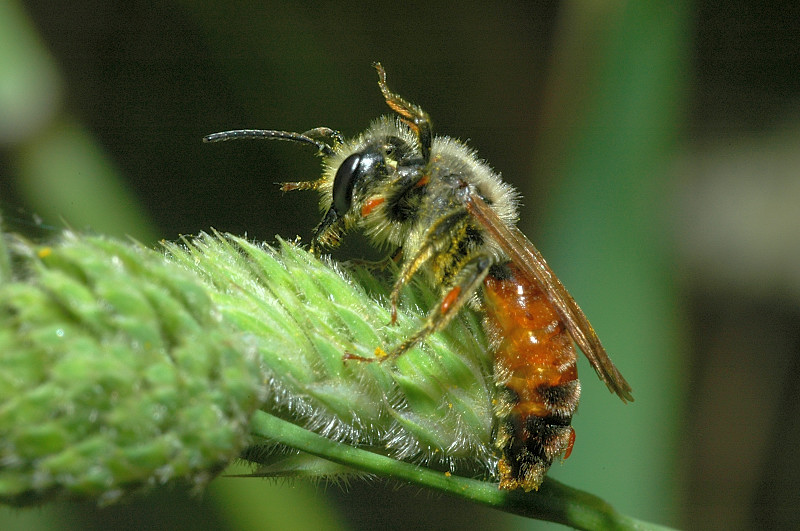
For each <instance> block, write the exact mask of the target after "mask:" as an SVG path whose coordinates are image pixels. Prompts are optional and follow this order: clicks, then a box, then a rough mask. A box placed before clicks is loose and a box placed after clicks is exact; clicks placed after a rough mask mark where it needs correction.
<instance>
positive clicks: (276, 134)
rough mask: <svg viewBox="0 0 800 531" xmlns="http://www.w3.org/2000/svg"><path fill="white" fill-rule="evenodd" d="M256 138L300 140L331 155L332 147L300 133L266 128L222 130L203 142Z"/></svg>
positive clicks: (208, 136)
mask: <svg viewBox="0 0 800 531" xmlns="http://www.w3.org/2000/svg"><path fill="white" fill-rule="evenodd" d="M242 139H247V140H250V139H258V140H288V141H290V142H300V143H302V144H311V145H313V146H316V147H317V149H318V150H320V151H321V152H322V153H324V154H325V155H327V156H329V157H330V156H331V155H333V148H331V146H329V145H328V144H326V143H325V142H321V141H319V140H314V139H313V138H311V137H309V136H306V135H304V134H302V133H290V132H288V131H270V130H266V129H234V130H233V131H222V132H220V133H212V134H210V135H206V136H204V137H203V142H225V141H227V140H242Z"/></svg>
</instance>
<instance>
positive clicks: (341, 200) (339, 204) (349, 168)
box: [333, 153, 361, 216]
mask: <svg viewBox="0 0 800 531" xmlns="http://www.w3.org/2000/svg"><path fill="white" fill-rule="evenodd" d="M360 163H361V154H360V153H353V154H352V155H350V156H349V157H347V158H346V159H344V161H343V162H342V164H341V165H340V166H339V169H338V170H336V177H334V179H333V210H334V212H336V214H338V215H339V216H343V215H344V214H345V213H346V212H347V211H348V210H350V205H351V203H352V202H353V185H354V184H355V181H356V175H357V174H358V166H359V164H360Z"/></svg>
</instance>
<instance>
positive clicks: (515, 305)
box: [204, 63, 633, 491]
mask: <svg viewBox="0 0 800 531" xmlns="http://www.w3.org/2000/svg"><path fill="white" fill-rule="evenodd" d="M373 66H374V67H375V68H376V69H377V71H378V86H379V88H380V90H381V93H382V95H383V98H384V99H385V101H386V103H387V105H388V106H389V108H391V109H392V111H394V113H395V115H394V116H384V117H382V118H379V119H378V120H377V121H375V122H374V123H373V124H372V125H371V127H370V128H369V129H367V130H366V132H364V133H362V134H361V135H360V136H358V137H356V138H354V139H352V140H345V139H344V138H343V137H342V135H341V134H340V133H339V132H338V131H335V130H333V129H329V128H327V127H319V128H316V129H311V130H310V131H306V132H305V133H292V132H287V131H272V130H254V129H242V130H235V131H224V132H221V133H214V134H211V135H208V136H206V137H205V138H204V141H206V142H218V141H225V140H231V139H252V138H259V139H276V140H287V141H291V142H299V143H305V144H310V145H313V146H315V147H316V148H317V149H318V150H319V153H320V154H321V155H322V157H323V167H324V170H323V174H322V177H320V178H319V179H317V180H314V181H302V182H288V183H284V184H283V185H282V187H281V189H282V190H283V191H290V190H316V191H317V192H319V193H320V206H321V209H322V211H323V212H324V214H323V217H322V221H321V222H320V223H319V225H317V227H316V228H315V229H314V235H313V238H312V244H311V247H312V250H318V249H320V248H332V247H335V246H336V245H338V243H339V241H340V239H341V237H342V236H343V235H344V234H345V233H346V232H348V231H350V230H353V229H361V230H362V231H363V232H364V233H365V234H366V235H367V237H369V238H370V239H371V240H372V241H373V242H374V243H375V244H376V245H379V246H388V247H392V248H396V249H398V252H397V255H396V256H398V257H399V258H400V268H399V273H398V276H397V279H396V281H395V283H394V286H393V288H392V291H391V294H390V303H391V316H392V317H391V320H392V323H394V322H395V321H396V319H397V304H398V299H399V296H400V292H401V290H402V288H403V286H405V285H406V284H408V283H409V282H410V281H411V279H412V278H413V277H414V276H415V275H417V274H418V273H419V274H423V275H425V276H426V277H427V279H428V281H429V282H431V283H432V284H433V285H434V286H437V287H438V288H439V290H440V292H441V300H440V301H439V302H438V303H437V304H436V305H435V306H434V307H433V308H432V309H430V310H429V313H428V315H427V316H426V319H425V321H424V322H423V324H422V325H421V326H420V327H419V329H418V330H417V331H416V332H415V333H413V334H412V335H410V336H409V337H408V338H406V339H405V340H404V341H402V342H401V343H400V344H398V345H395V346H394V348H392V349H391V350H389V351H388V352H384V351H383V350H381V349H376V356H377V357H378V359H380V360H382V361H386V360H393V359H396V358H398V357H399V356H402V355H403V354H404V353H405V352H407V351H408V350H409V349H410V348H412V347H414V346H415V345H417V344H419V343H420V342H422V341H424V340H425V339H426V338H427V337H428V336H430V335H431V334H433V333H434V332H437V331H439V330H441V329H443V328H444V327H446V326H447V324H448V323H449V322H450V321H451V320H452V319H453V317H455V316H456V315H457V314H458V312H459V310H460V309H461V308H463V307H464V305H465V304H469V303H471V304H475V305H476V306H477V307H479V308H482V309H483V312H484V315H485V317H484V326H485V328H486V331H487V332H488V336H489V338H490V344H491V350H492V354H493V357H494V371H495V378H496V380H497V382H498V385H499V386H500V387H501V388H502V390H503V395H504V397H505V398H504V400H502V401H501V403H502V405H501V406H500V407H499V408H498V428H497V436H496V440H495V445H496V447H497V448H498V451H499V453H500V459H499V461H498V473H499V476H500V484H499V486H500V488H501V489H517V488H521V489H524V490H525V491H530V490H537V489H538V488H539V485H540V484H541V482H542V480H543V479H544V476H545V474H546V473H547V471H548V469H549V468H550V465H551V464H552V462H553V460H554V459H555V458H557V457H558V456H560V455H563V456H564V458H566V457H568V456H569V454H570V452H571V451H572V445H573V442H574V440H575V433H574V431H573V429H572V426H571V421H572V415H573V413H574V412H575V409H576V407H577V405H578V400H579V397H580V383H579V381H578V378H577V369H576V353H575V347H574V345H573V341H574V342H575V343H577V345H578V346H579V347H580V349H581V350H582V351H583V353H584V354H585V355H586V357H587V358H588V360H589V362H590V363H591V365H592V367H593V368H594V370H595V372H596V373H597V375H598V376H599V377H600V379H601V380H602V381H603V382H604V383H605V384H606V385H607V386H608V388H609V390H610V391H612V392H613V393H616V394H617V395H618V396H619V397H620V398H621V399H622V401H623V402H627V401H632V400H633V397H632V395H631V387H630V385H628V382H626V381H625V378H623V376H622V374H620V372H619V370H617V368H616V367H615V366H614V364H613V363H612V361H611V360H610V359H609V357H608V354H607V353H606V351H605V349H604V348H603V345H602V344H601V343H600V340H599V339H598V337H597V334H596V333H595V331H594V329H593V328H592V326H591V324H589V321H588V320H587V318H586V316H585V315H584V313H583V311H581V309H580V307H578V305H577V304H576V303H575V300H574V299H573V298H572V296H571V295H570V294H569V292H568V291H567V290H566V288H565V287H564V285H563V284H562V283H561V281H560V280H559V279H558V277H557V276H556V275H555V273H553V271H552V270H551V269H550V267H549V266H548V265H547V262H545V259H544V258H543V257H542V255H541V254H540V253H539V251H538V250H537V249H536V247H534V245H533V244H532V243H531V242H530V240H528V238H526V237H525V235H524V234H523V233H522V232H521V231H520V230H519V229H518V228H517V226H516V223H517V202H518V195H517V192H516V191H515V190H514V189H513V188H512V187H511V186H510V185H509V184H507V183H505V182H503V181H502V180H501V179H500V176H499V175H498V174H497V173H495V172H494V171H493V170H492V169H491V168H490V167H489V166H488V165H487V164H486V163H485V162H483V161H481V160H479V159H478V157H477V156H476V154H475V152H474V151H473V150H471V149H470V148H468V147H467V146H466V145H464V144H463V143H461V142H459V141H458V140H455V139H452V138H450V137H447V136H434V135H433V130H432V123H431V120H430V118H429V116H428V114H427V113H426V112H425V111H424V110H422V108H420V107H419V106H417V105H415V104H412V103H409V102H408V101H406V100H404V99H403V98H401V97H400V96H399V95H397V94H395V93H393V92H392V91H391V90H389V87H388V85H387V84H386V72H385V71H384V69H383V67H382V66H381V65H380V63H375V64H374V65H373ZM325 140H329V141H328V142H326V141H325ZM345 357H346V358H347V357H349V358H350V359H352V358H354V357H355V356H345ZM358 359H364V358H358Z"/></svg>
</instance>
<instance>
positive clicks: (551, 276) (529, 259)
mask: <svg viewBox="0 0 800 531" xmlns="http://www.w3.org/2000/svg"><path fill="white" fill-rule="evenodd" d="M463 200H464V202H465V206H466V208H467V211H468V212H469V213H470V215H472V217H473V218H474V219H475V220H476V221H477V222H478V223H480V224H481V225H482V226H483V227H484V228H485V229H486V230H487V231H488V232H489V234H491V235H492V237H493V238H494V240H495V241H496V242H497V243H498V245H500V248H501V249H503V251H505V253H506V254H507V255H508V257H509V258H510V259H511V261H512V262H514V263H515V264H516V265H517V266H518V267H519V268H520V270H521V271H522V272H523V273H524V274H526V275H528V276H529V278H530V279H532V280H533V281H535V282H536V283H537V284H538V285H539V286H540V287H541V288H542V290H543V291H544V292H545V294H546V295H547V298H548V299H549V300H550V303H551V304H553V306H555V308H556V310H557V311H558V313H559V315H560V317H561V318H562V319H563V320H564V323H565V324H566V325H567V330H569V333H570V335H572V338H573V339H574V340H575V343H577V344H578V346H579V347H580V349H581V350H582V351H583V353H584V355H586V357H587V358H588V359H589V363H591V364H592V367H594V370H595V372H596V373H597V376H599V377H600V379H601V380H603V382H604V383H605V384H606V385H607V386H608V388H609V389H610V390H611V392H613V393H616V394H617V395H618V396H619V397H620V398H621V399H622V401H623V402H628V401H631V402H632V401H633V396H632V395H631V386H630V385H629V384H628V382H626V381H625V378H623V376H622V374H620V372H619V370H618V369H617V367H616V366H615V365H614V363H613V362H612V361H611V359H610V358H609V357H608V354H607V353H606V349H605V348H603V345H602V344H601V343H600V339H599V338H598V337H597V334H596V333H595V331H594V328H592V325H591V324H590V323H589V320H588V319H587V318H586V315H584V313H583V311H582V310H581V309H580V307H579V306H578V304H577V303H576V302H575V299H573V298H572V295H570V294H569V292H568V291H567V288H565V287H564V285H563V284H562V283H561V281H560V280H559V279H558V277H557V276H556V275H555V273H553V270H552V269H550V266H548V265H547V262H546V261H545V259H544V257H543V256H542V254H541V253H540V252H539V250H538V249H536V247H535V246H534V245H533V243H531V241H530V240H529V239H528V238H527V237H526V236H525V235H524V234H523V233H522V231H521V230H519V229H518V228H517V227H516V226H514V225H511V224H508V223H505V222H504V221H503V220H502V219H500V217H499V216H498V215H497V213H495V211H494V210H492V208H491V207H490V206H489V205H488V204H486V202H485V201H484V200H483V199H482V198H481V197H480V196H479V195H478V194H477V193H476V192H475V191H474V190H471V189H469V188H465V191H464V196H463Z"/></svg>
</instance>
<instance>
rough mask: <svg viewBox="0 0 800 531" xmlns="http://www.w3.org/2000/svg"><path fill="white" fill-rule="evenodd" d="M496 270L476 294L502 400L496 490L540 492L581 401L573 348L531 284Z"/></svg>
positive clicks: (565, 448)
mask: <svg viewBox="0 0 800 531" xmlns="http://www.w3.org/2000/svg"><path fill="white" fill-rule="evenodd" d="M496 269H497V271H494V270H493V272H492V273H490V274H489V275H488V276H487V277H486V279H485V280H484V284H483V288H484V289H483V292H484V304H485V309H486V328H487V331H488V332H489V334H490V336H491V337H492V339H493V347H494V369H495V375H496V378H497V380H498V383H499V385H501V386H503V387H504V388H505V390H506V396H507V400H506V403H505V404H504V405H503V407H502V410H501V412H500V426H499V429H498V437H497V445H498V446H499V447H500V449H501V451H502V458H501V460H500V463H499V465H498V467H499V471H500V488H503V489H515V488H523V489H525V490H526V491H529V490H532V489H538V488H539V485H540V484H541V482H542V480H543V479H544V476H545V474H546V473H547V470H548V469H549V468H550V465H551V464H552V463H553V459H555V458H556V457H557V456H559V455H561V454H566V455H568V454H569V452H570V451H571V449H572V441H573V440H574V437H575V435H574V431H573V430H572V427H571V425H570V424H571V422H572V414H573V413H574V412H575V408H576V407H577V406H578V399H579V397H580V383H579V382H578V372H577V368H576V366H575V361H576V356H575V347H574V346H573V344H572V339H571V337H570V335H569V333H568V332H567V330H566V328H565V326H564V323H563V322H562V321H561V319H560V318H559V316H558V314H557V312H556V310H555V308H554V307H553V305H552V304H551V303H550V301H548V299H547V297H546V296H545V294H544V293H543V292H542V290H541V289H540V288H539V286H538V285H536V284H535V283H533V282H530V281H529V280H528V279H527V278H526V277H524V276H523V275H520V274H519V271H518V270H517V268H516V267H515V266H514V264H513V263H508V264H505V265H504V266H503V267H501V268H496Z"/></svg>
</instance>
